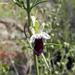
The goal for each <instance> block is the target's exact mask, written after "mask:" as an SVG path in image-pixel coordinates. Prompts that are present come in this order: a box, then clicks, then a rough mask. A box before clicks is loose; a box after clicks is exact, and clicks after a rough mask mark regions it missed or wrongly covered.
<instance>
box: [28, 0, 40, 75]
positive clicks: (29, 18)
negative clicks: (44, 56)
mask: <svg viewBox="0 0 75 75" xmlns="http://www.w3.org/2000/svg"><path fill="white" fill-rule="evenodd" d="M30 13H31V9H30V0H27V16H28V31H29V33H30V36H31V35H32V33H31V31H30V29H29V27H30V25H31V17H30ZM33 55H34V63H35V68H36V75H39V68H38V58H37V56H36V55H35V54H33Z"/></svg>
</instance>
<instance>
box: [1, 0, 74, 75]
mask: <svg viewBox="0 0 75 75" xmlns="http://www.w3.org/2000/svg"><path fill="white" fill-rule="evenodd" d="M31 3H32V1H31ZM31 15H32V16H35V17H36V19H37V20H38V21H39V24H40V26H44V31H45V32H47V33H48V34H49V35H50V36H51V39H49V40H47V41H46V43H45V47H44V55H45V57H46V59H47V62H48V64H49V66H50V70H51V73H50V72H49V71H48V69H47V67H46V66H45V63H44V60H43V59H42V57H41V56H40V57H39V60H38V62H39V69H40V75H75V0H48V2H46V3H42V4H40V5H38V6H36V7H35V8H34V9H33V10H32V12H31ZM0 20H1V21H0V26H1V25H2V24H3V25H8V27H7V28H6V30H7V31H8V30H9V31H8V32H9V33H10V34H8V36H9V37H8V39H6V38H5V39H3V38H1V36H2V35H1V33H2V32H0V35H1V36H0V42H2V44H0V50H1V51H2V50H3V51H4V52H3V53H1V56H0V60H1V61H0V75H16V74H17V73H15V72H14V68H13V66H12V62H13V61H14V63H15V66H16V68H17V70H18V72H19V75H35V67H34V61H33V52H32V49H31V48H30V45H29V43H28V42H27V40H26V38H25V36H24V34H23V33H22V31H23V27H24V25H25V24H26V22H27V13H26V12H25V10H23V9H21V8H20V7H18V6H17V5H15V4H14V3H13V1H12V0H0ZM10 20H11V21H10ZM13 21H14V22H13ZM12 24H13V25H14V27H16V25H17V26H19V25H20V27H19V28H22V29H17V28H15V29H14V27H13V25H12ZM9 25H10V27H9ZM0 30H1V28H0ZM16 30H17V31H16ZM11 33H12V34H11ZM13 34H14V35H13ZM18 34H21V35H18ZM22 36H23V37H22ZM3 37H4V36H3ZM19 37H20V38H19ZM6 41H12V42H15V43H13V44H14V45H16V47H15V48H14V46H13V45H12V44H11V45H10V43H9V46H7V44H8V43H5V44H3V43H4V42H6ZM10 46H11V48H12V49H10ZM6 47H7V48H6ZM13 49H14V50H13ZM7 50H9V51H10V50H11V51H14V53H16V54H14V53H10V52H9V53H10V54H11V57H12V60H13V61H12V62H11V60H10V58H9V56H10V54H9V53H7V55H6V52H5V51H7ZM16 50H17V51H16ZM3 54H4V55H3ZM13 54H14V57H13ZM3 57H4V58H3ZM9 61H10V62H9ZM17 75H18V74H17Z"/></svg>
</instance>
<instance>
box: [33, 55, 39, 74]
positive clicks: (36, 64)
mask: <svg viewBox="0 0 75 75" xmlns="http://www.w3.org/2000/svg"><path fill="white" fill-rule="evenodd" d="M34 63H35V67H36V75H39V68H38V58H37V56H36V55H35V54H34Z"/></svg>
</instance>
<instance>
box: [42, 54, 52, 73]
mask: <svg viewBox="0 0 75 75" xmlns="http://www.w3.org/2000/svg"><path fill="white" fill-rule="evenodd" d="M41 55H42V58H43V60H44V62H45V64H46V66H47V68H48V70H49V71H50V73H51V70H50V67H49V65H48V63H47V60H46V58H45V56H44V54H43V53H42V54H41Z"/></svg>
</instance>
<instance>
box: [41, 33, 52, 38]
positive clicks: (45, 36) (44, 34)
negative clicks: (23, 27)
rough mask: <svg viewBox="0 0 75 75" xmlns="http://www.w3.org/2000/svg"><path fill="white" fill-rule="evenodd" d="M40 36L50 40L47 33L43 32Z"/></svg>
mask: <svg viewBox="0 0 75 75" xmlns="http://www.w3.org/2000/svg"><path fill="white" fill-rule="evenodd" d="M41 36H42V38H43V39H50V38H51V37H50V36H49V35H48V34H47V33H45V32H42V33H41Z"/></svg>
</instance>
